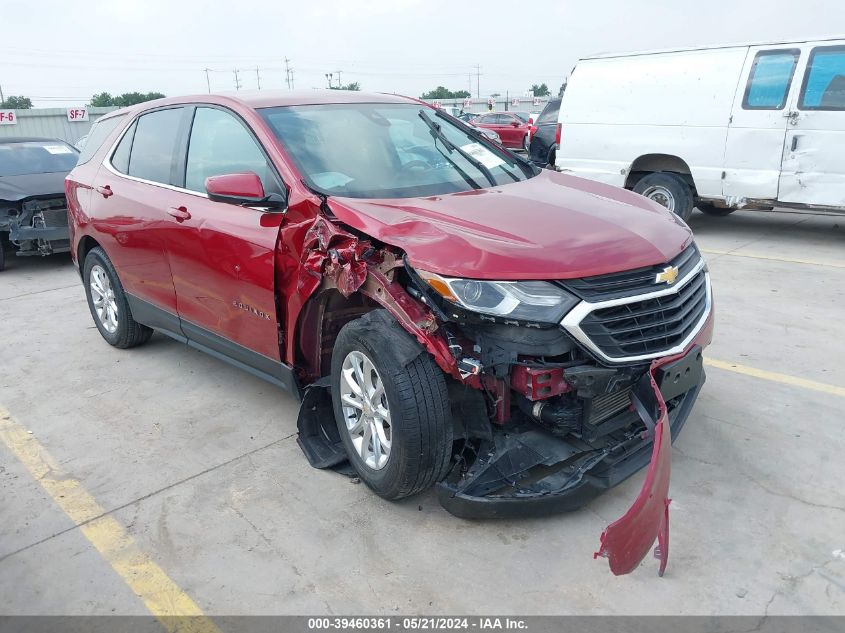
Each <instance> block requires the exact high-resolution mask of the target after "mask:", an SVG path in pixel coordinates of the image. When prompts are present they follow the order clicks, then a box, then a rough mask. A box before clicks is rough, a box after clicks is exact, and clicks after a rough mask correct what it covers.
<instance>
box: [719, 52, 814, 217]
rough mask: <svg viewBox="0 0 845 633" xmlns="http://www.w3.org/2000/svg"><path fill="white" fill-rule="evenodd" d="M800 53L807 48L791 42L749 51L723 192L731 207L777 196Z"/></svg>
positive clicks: (739, 89)
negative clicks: (789, 109) (752, 200)
mask: <svg viewBox="0 0 845 633" xmlns="http://www.w3.org/2000/svg"><path fill="white" fill-rule="evenodd" d="M800 55H801V49H800V48H797V47H796V46H795V45H790V44H785V45H781V46H752V47H749V49H748V55H747V57H746V59H745V65H744V66H743V69H742V74H741V75H740V77H739V82H738V85H737V91H736V95H735V96H734V106H733V113H732V115H731V120H730V126H729V128H728V136H727V143H726V146H725V161H724V165H725V168H724V175H723V178H724V181H723V183H722V193H723V195H724V196H725V197H726V198H727V200H728V203H729V204H736V203H737V202H738V201H739V200H740V199H742V198H753V199H763V200H774V199H775V198H777V194H778V179H779V178H780V171H781V158H782V155H783V145H784V138H785V137H786V128H787V117H786V114H787V113H788V108H787V105H788V103H789V100H790V98H791V94H792V93H794V92H797V90H796V89H794V88H792V84H793V81H792V78H793V76H794V75H795V69H796V67H797V65H798V60H799V58H800ZM732 199H733V200H732Z"/></svg>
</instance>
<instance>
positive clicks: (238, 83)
mask: <svg viewBox="0 0 845 633" xmlns="http://www.w3.org/2000/svg"><path fill="white" fill-rule="evenodd" d="M232 72H233V73H235V90H240V89H241V78H240V77H239V76H238V73H239V72H241V71H239V70H238V69H237V68H235V69H234V70H233V71H232Z"/></svg>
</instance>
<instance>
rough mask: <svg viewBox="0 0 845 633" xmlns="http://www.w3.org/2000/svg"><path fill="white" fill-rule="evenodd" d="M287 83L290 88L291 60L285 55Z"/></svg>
mask: <svg viewBox="0 0 845 633" xmlns="http://www.w3.org/2000/svg"><path fill="white" fill-rule="evenodd" d="M285 83H286V84H287V85H288V90H290V60H289V59H288V58H287V57H285Z"/></svg>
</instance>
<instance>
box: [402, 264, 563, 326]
mask: <svg viewBox="0 0 845 633" xmlns="http://www.w3.org/2000/svg"><path fill="white" fill-rule="evenodd" d="M417 273H418V274H419V275H420V277H422V278H423V279H424V280H425V281H426V282H427V283H428V285H429V286H431V288H432V289H433V290H434V291H435V292H436V293H437V294H439V295H440V296H441V297H443V298H444V299H446V300H447V301H451V302H452V303H455V304H457V305H459V306H461V307H463V308H465V309H467V310H471V311H473V312H480V313H482V314H489V315H491V316H496V317H502V318H506V319H516V320H520V321H537V322H540V323H558V322H560V320H561V319H562V318H563V316H564V315H565V314H566V313H567V312H569V311H570V310H571V309H572V308H573V307H575V305H576V304H577V303H578V301H579V299H578V297H576V296H574V295H572V294H570V293H568V292H567V291H566V290H564V289H563V288H559V287H558V286H555V285H554V284H550V283H549V282H547V281H481V280H478V279H461V278H456V277H443V276H442V275H438V274H436V273H430V272H427V271H425V270H419V269H417Z"/></svg>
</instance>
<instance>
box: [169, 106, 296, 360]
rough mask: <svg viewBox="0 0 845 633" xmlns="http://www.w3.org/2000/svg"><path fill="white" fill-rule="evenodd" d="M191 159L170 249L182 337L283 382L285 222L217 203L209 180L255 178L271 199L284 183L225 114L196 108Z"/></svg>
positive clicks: (241, 126) (176, 202)
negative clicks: (279, 246) (280, 296)
mask: <svg viewBox="0 0 845 633" xmlns="http://www.w3.org/2000/svg"><path fill="white" fill-rule="evenodd" d="M186 152H187V157H186V160H185V162H184V165H185V168H184V176H183V179H184V187H183V189H184V191H179V192H176V193H175V194H174V195H173V196H172V197H171V202H170V208H169V209H168V212H169V213H171V214H172V215H173V217H174V220H175V227H174V229H173V230H171V231H170V232H169V234H168V244H167V246H168V254H169V259H170V267H171V270H172V271H173V283H174V286H175V288H176V302H177V307H178V310H179V317H180V319H181V321H182V330H183V332H184V333H185V336H187V337H188V339H190V340H191V341H193V342H195V343H198V344H199V345H201V346H202V347H204V348H207V349H209V350H211V351H216V352H218V353H222V354H225V355H226V356H228V357H230V358H232V359H234V360H235V361H238V362H240V363H242V364H244V365H246V366H248V367H251V368H253V369H256V370H259V371H260V372H262V373H265V374H271V375H273V376H276V377H278V375H277V370H278V369H279V366H280V353H279V327H278V318H277V311H276V295H275V249H276V241H277V238H278V235H279V227H280V225H281V223H282V220H283V218H284V216H283V214H282V213H264V212H262V211H260V210H257V209H252V208H248V207H242V206H238V205H235V204H228V203H223V202H213V201H211V200H209V199H208V197H207V196H206V194H205V180H206V178H208V177H209V176H217V175H222V174H230V173H237V172H254V173H256V174H258V175H259V177H260V178H261V180H262V183H263V185H264V188H265V191H267V192H268V193H269V192H278V193H281V192H282V189H281V182H280V180H279V178H278V176H277V175H276V174H275V171H274V169H273V168H272V166H271V164H270V162H269V160H268V159H267V157H266V156H265V154H264V152H263V150H262V149H261V147H260V145H259V143H258V141H257V140H256V139H255V137H254V136H253V134H252V133H251V131H250V130H249V129H248V127H247V126H246V124H245V123H244V122H243V121H242V120H241V119H240V118H239V117H237V116H236V115H235V114H234V113H232V112H231V111H229V110H226V109H224V108H219V107H212V106H207V107H206V106H199V107H197V108H196V110H195V113H194V116H193V122H192V126H191V131H190V135H189V138H188V142H187V148H186Z"/></svg>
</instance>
